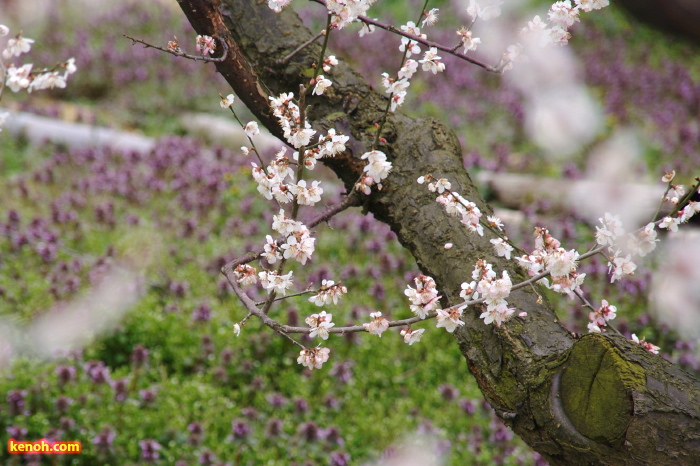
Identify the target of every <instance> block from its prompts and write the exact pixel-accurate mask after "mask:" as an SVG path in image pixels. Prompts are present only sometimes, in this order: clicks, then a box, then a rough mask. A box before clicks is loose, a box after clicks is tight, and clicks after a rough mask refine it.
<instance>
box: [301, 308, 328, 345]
mask: <svg viewBox="0 0 700 466" xmlns="http://www.w3.org/2000/svg"><path fill="white" fill-rule="evenodd" d="M332 319H333V315H332V314H327V313H326V311H321V312H320V313H318V314H311V315H310V316H309V317H307V318H306V319H305V320H304V321H305V322H306V324H307V325H308V326H309V327H311V328H312V330H311V333H310V334H309V336H310V337H311V338H313V337H315V336H319V337H321V338H322V339H323V340H328V330H329V329H330V328H331V327H334V326H335V324H334V323H333V322H331V320H332Z"/></svg>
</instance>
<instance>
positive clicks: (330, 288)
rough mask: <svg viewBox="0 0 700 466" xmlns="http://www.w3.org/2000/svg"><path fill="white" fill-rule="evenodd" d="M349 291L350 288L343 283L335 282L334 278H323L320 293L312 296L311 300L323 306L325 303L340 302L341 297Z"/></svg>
mask: <svg viewBox="0 0 700 466" xmlns="http://www.w3.org/2000/svg"><path fill="white" fill-rule="evenodd" d="M347 292H348V289H347V288H346V287H345V286H344V285H343V284H341V283H335V282H334V281H333V280H323V281H322V282H321V289H320V290H318V293H316V294H315V295H313V296H311V297H310V298H309V301H310V302H312V303H314V304H315V305H317V306H323V305H324V304H331V303H333V304H338V301H339V300H340V298H342V297H343V295H344V294H346V293H347Z"/></svg>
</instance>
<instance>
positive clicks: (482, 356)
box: [179, 0, 700, 465]
mask: <svg viewBox="0 0 700 466" xmlns="http://www.w3.org/2000/svg"><path fill="white" fill-rule="evenodd" d="M179 3H180V5H181V6H182V9H183V11H184V12H185V14H186V15H187V17H188V19H189V20H190V22H191V23H192V25H193V26H194V28H195V29H196V31H197V32H198V33H199V34H208V35H212V36H215V37H217V38H218V39H219V40H222V41H226V43H227V44H228V50H229V54H228V56H227V59H226V60H225V61H224V62H222V63H217V64H216V66H217V69H218V71H219V72H220V73H221V74H222V75H223V76H224V77H225V78H226V79H227V80H228V82H229V84H230V85H231V87H232V88H233V89H234V90H235V91H236V93H237V94H238V96H239V97H240V98H241V100H243V101H244V103H245V104H246V105H248V106H249V108H250V109H251V110H252V111H253V112H254V113H255V114H256V115H257V116H258V118H260V120H261V121H262V122H263V123H264V124H265V125H266V126H267V127H268V129H269V130H270V131H272V132H273V133H274V134H276V135H278V136H279V135H280V134H279V133H280V130H279V126H278V125H277V123H276V122H275V121H274V120H273V119H272V118H271V117H270V111H269V109H268V107H267V98H268V96H269V95H272V94H278V93H281V92H290V91H293V92H295V93H296V92H297V91H298V88H299V84H301V83H305V82H306V81H307V80H308V74H307V72H308V70H309V69H310V66H311V64H312V63H313V62H314V61H315V60H316V57H318V54H319V53H320V45H319V44H317V43H315V44H312V45H311V46H309V47H307V48H306V49H304V50H303V51H302V52H300V53H299V54H298V55H296V56H295V57H294V58H293V59H292V60H291V61H290V62H289V63H287V64H280V63H279V61H278V60H279V59H280V58H282V57H284V56H285V55H286V54H288V53H289V52H290V51H292V50H294V49H295V48H296V47H297V46H299V45H300V44H302V43H303V42H305V41H306V40H308V39H309V38H310V37H312V34H311V32H310V31H308V30H307V29H306V28H305V27H304V26H303V24H302V23H301V21H300V20H299V18H298V17H297V16H296V15H295V14H294V13H293V12H292V11H289V10H286V11H284V12H283V13H282V14H275V13H274V12H272V11H271V10H270V9H269V8H268V7H267V5H266V2H262V1H259V2H256V1H254V0H236V1H234V0H227V1H222V2H220V3H219V2H211V1H210V0H179ZM331 47H332V43H331ZM378 72H379V70H378ZM305 76H306V77H305ZM331 76H332V80H333V86H332V87H331V88H329V89H328V90H327V91H326V93H327V95H324V96H322V97H315V98H311V99H309V103H310V104H311V105H312V108H311V111H310V118H311V120H312V122H313V123H314V126H315V127H316V128H317V129H323V128H329V127H335V128H338V129H339V130H341V131H343V132H344V133H345V134H347V135H351V136H352V139H351V141H352V143H351V144H350V145H349V147H350V150H348V151H347V152H346V153H345V154H343V155H342V156H339V157H337V158H336V159H335V160H332V161H330V162H329V163H328V165H329V166H330V167H331V168H332V169H333V170H334V171H335V173H336V174H337V175H338V177H339V178H340V179H341V180H342V181H343V182H344V183H345V184H346V186H348V187H350V186H351V185H352V183H354V181H355V180H356V179H357V178H358V175H359V174H360V173H361V171H362V167H363V166H364V163H363V162H362V161H361V160H359V156H360V155H361V154H362V153H363V152H364V151H366V150H367V148H368V147H369V144H371V141H372V140H373V138H374V136H375V135H376V133H375V131H376V129H375V127H374V123H375V122H377V121H379V120H380V118H381V115H382V112H383V109H384V107H385V105H386V101H385V100H383V98H382V96H381V95H380V94H378V93H377V92H375V91H374V90H373V89H371V87H370V86H369V85H368V84H367V83H366V82H365V81H364V80H363V78H362V77H360V76H359V75H358V74H356V73H354V72H353V71H352V70H351V69H350V68H349V67H348V66H346V65H344V64H341V65H340V66H338V67H337V68H335V69H334V70H333V72H332V73H331ZM383 136H384V137H385V138H386V140H387V143H386V144H384V145H382V146H381V147H380V149H381V150H382V151H384V152H385V153H386V154H387V156H388V157H389V158H390V160H391V161H392V163H393V166H394V169H393V170H392V172H391V174H390V176H389V178H388V180H387V182H386V183H385V188H384V189H383V190H382V191H381V192H378V193H374V194H372V195H371V196H370V198H369V200H368V203H367V209H368V210H369V211H370V212H372V213H373V214H374V215H375V217H376V218H378V219H379V220H381V221H383V222H386V223H387V224H388V225H389V226H390V227H391V228H392V229H393V231H394V232H396V234H397V236H398V238H399V240H400V241H401V243H402V244H403V245H404V246H405V247H406V248H407V249H408V250H409V251H410V252H411V254H413V256H414V257H415V259H416V261H417V263H418V265H419V266H420V268H421V270H422V271H423V272H424V273H425V274H428V275H430V276H432V277H434V278H435V280H436V282H437V284H438V286H439V288H440V290H441V292H442V295H443V296H444V302H443V304H444V305H449V304H451V303H456V302H459V301H460V298H459V291H460V284H461V282H463V281H465V280H469V278H468V277H470V276H471V270H472V268H473V265H474V262H475V261H476V260H477V259H486V260H488V261H489V262H491V263H492V264H494V268H495V269H496V270H499V271H500V270H508V272H509V273H510V276H511V277H512V279H513V282H514V283H517V281H520V280H521V279H524V278H526V277H525V275H524V273H523V270H521V269H520V268H518V267H517V266H516V264H514V263H513V262H512V261H506V260H505V259H503V258H499V257H496V256H494V254H493V250H492V247H491V245H490V243H489V239H491V238H490V237H489V234H488V233H486V234H485V236H484V237H479V236H476V235H471V234H467V233H466V232H465V229H464V228H463V226H462V225H461V224H460V223H459V222H458V220H456V219H455V218H453V217H448V216H446V215H445V212H444V210H443V209H442V208H441V207H440V206H439V205H438V204H437V203H436V202H435V194H433V193H430V192H428V190H427V189H425V187H424V186H420V185H418V184H417V183H416V179H417V178H418V177H419V176H420V175H423V174H426V173H433V174H435V175H438V176H440V177H446V178H448V179H449V180H450V181H451V182H452V186H453V189H455V190H456V191H458V192H460V193H461V194H462V195H463V196H464V197H466V198H467V199H469V200H471V201H473V202H475V203H476V204H477V205H478V206H479V208H480V209H481V210H482V211H483V212H490V208H489V207H488V206H487V205H486V204H485V202H484V201H483V199H482V197H481V196H480V195H479V193H478V192H477V190H476V188H475V187H474V185H473V183H472V181H471V179H470V177H469V175H468V173H467V172H466V171H465V170H464V168H463V166H462V162H461V153H462V152H461V148H460V146H459V143H458V142H457V139H456V137H455V135H454V134H453V133H452V131H450V130H449V129H447V128H445V127H444V126H443V125H442V124H440V123H439V122H437V121H435V120H433V119H429V118H424V119H411V118H408V117H406V116H404V115H401V114H396V115H393V116H391V117H390V118H389V121H388V123H387V125H386V126H385V130H384V134H383ZM447 242H451V243H453V244H454V247H453V248H452V249H450V250H446V249H444V247H443V245H444V244H445V243H447ZM508 301H509V303H510V304H511V305H513V306H515V307H517V309H518V311H525V312H527V317H525V318H514V319H512V320H511V321H510V322H508V323H507V324H506V325H504V326H503V327H501V328H496V327H493V326H487V325H484V324H483V322H482V321H481V320H480V319H479V318H478V316H479V314H480V313H481V310H480V309H468V310H467V311H465V315H464V319H463V320H464V321H465V323H466V325H465V326H464V327H462V328H461V329H459V330H458V331H456V332H455V339H456V341H457V344H458V345H459V347H460V350H461V351H462V353H463V354H464V356H465V358H466V361H467V365H468V368H469V370H470V372H471V373H472V374H473V375H474V377H475V378H476V380H477V382H478V384H479V387H480V388H481V390H482V392H483V394H484V396H485V398H486V400H487V401H488V402H489V403H490V404H491V406H493V408H494V409H495V411H496V413H497V414H498V415H499V416H500V418H501V419H502V420H503V421H504V422H505V423H507V424H508V425H510V426H511V427H512V428H513V430H514V431H515V432H516V433H517V434H518V435H519V436H520V437H522V438H523V439H524V440H525V441H526V442H527V443H528V444H529V445H531V446H532V447H533V448H534V449H535V450H537V451H539V452H540V453H542V454H543V455H544V456H545V457H546V458H547V459H548V460H549V461H550V462H551V463H552V464H567V463H568V464H630V465H631V464H635V465H637V464H653V465H662V464H673V465H677V464H700V407H699V406H700V382H698V380H696V379H694V378H692V377H691V376H690V375H688V374H687V373H685V372H683V371H681V370H680V369H678V368H676V367H674V366H673V365H671V364H670V363H668V362H667V361H665V360H663V359H662V358H660V357H658V356H655V355H653V354H651V353H649V352H648V351H645V350H644V349H642V348H641V347H639V346H637V345H634V344H632V343H629V342H627V341H626V340H624V339H623V338H618V337H611V336H600V335H588V336H585V337H583V338H579V339H577V338H575V337H574V336H572V335H571V334H570V333H569V332H568V331H567V330H566V329H565V328H563V327H562V326H561V325H560V324H559V323H558V319H557V316H556V314H555V312H554V310H553V309H552V308H551V306H549V305H548V304H547V303H546V302H545V303H542V304H540V303H538V302H537V295H536V294H535V293H534V292H533V291H532V290H528V289H522V290H519V291H516V292H514V293H513V294H512V295H511V296H510V298H509V299H508Z"/></svg>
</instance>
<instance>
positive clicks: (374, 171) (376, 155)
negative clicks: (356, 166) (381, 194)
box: [355, 150, 392, 195]
mask: <svg viewBox="0 0 700 466" xmlns="http://www.w3.org/2000/svg"><path fill="white" fill-rule="evenodd" d="M361 159H362V160H367V165H366V166H365V168H364V169H363V172H364V173H365V175H364V176H362V177H361V178H360V180H359V181H358V182H357V183H356V184H355V189H357V190H358V191H360V192H362V193H364V194H367V195H369V194H370V193H371V192H372V186H374V185H375V184H376V185H377V189H380V190H381V189H382V184H381V183H380V181H382V180H383V179H385V178H386V177H387V176H389V172H390V171H391V168H392V165H391V162H389V161H388V160H387V159H386V154H385V153H384V152H382V151H379V150H373V151H370V152H366V153H364V154H362V157H361Z"/></svg>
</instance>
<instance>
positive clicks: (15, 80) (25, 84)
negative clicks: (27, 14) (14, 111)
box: [0, 24, 77, 131]
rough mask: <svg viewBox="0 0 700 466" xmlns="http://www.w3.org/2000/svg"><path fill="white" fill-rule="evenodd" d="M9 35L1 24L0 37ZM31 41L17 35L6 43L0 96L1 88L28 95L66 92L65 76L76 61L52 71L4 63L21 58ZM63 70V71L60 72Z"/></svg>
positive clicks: (1, 119) (3, 115)
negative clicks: (55, 91) (56, 91)
mask: <svg viewBox="0 0 700 466" xmlns="http://www.w3.org/2000/svg"><path fill="white" fill-rule="evenodd" d="M9 33H10V28H8V27H7V26H5V25H4V24H0V37H6V36H7V35H8V34H9ZM33 43H34V40H33V39H28V38H26V37H22V35H21V34H17V35H16V36H15V37H12V38H10V39H8V41H7V44H6V45H5V48H4V49H3V50H2V59H0V95H2V89H3V87H5V86H7V87H8V88H10V90H11V91H12V92H19V91H21V90H22V89H26V91H27V92H29V93H31V92H32V91H39V90H43V89H54V88H61V89H63V88H65V87H66V81H67V80H68V76H70V75H72V74H73V73H75V72H76V71H77V67H76V65H75V58H70V59H68V60H67V61H66V62H64V63H59V64H57V65H56V66H55V67H54V68H53V69H43V70H39V71H36V70H33V67H34V65H33V64H31V63H27V64H23V65H20V66H16V65H15V64H13V63H7V62H9V61H10V60H13V58H14V57H19V56H21V55H22V54H25V53H28V52H29V51H30V50H31V48H32V44H33ZM60 70H62V71H60ZM7 116H8V114H7V113H0V131H1V130H2V125H3V124H4V123H5V119H6V118H7Z"/></svg>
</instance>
